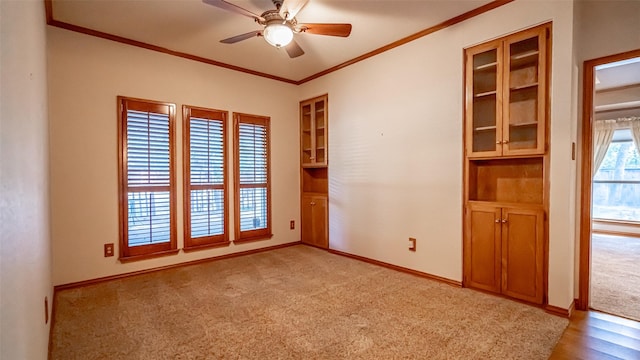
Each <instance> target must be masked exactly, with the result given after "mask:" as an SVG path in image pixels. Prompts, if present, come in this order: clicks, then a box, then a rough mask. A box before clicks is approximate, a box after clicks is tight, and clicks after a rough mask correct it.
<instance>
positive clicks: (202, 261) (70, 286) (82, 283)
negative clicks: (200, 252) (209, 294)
mask: <svg viewBox="0 0 640 360" xmlns="http://www.w3.org/2000/svg"><path fill="white" fill-rule="evenodd" d="M300 244H301V242H300V241H294V242H290V243H286V244H280V245H273V246H267V247H263V248H260V249H252V250H245V251H238V252H235V253H231V254H226V255H218V256H212V257H209V258H205V259H199V260H193V261H186V262H182V263H178V264H171V265H165V266H159V267H155V268H150V269H144V270H138V271H132V272H128V273H123V274H117V275H110V276H105V277H100V278H95V279H90V280H84V281H77V282H72V283H67V284H62V285H56V286H54V287H53V291H54V294H55V292H56V291H60V290H67V289H75V288H79V287H84V286H89V285H95V284H99V283H103V282H106V281H111V280H117V279H124V278H128V277H132V276H137V275H143V274H148V273H153V272H157V271H162V270H169V269H176V268H181V267H185V266H191V265H199V264H205V263H208V262H211V261H217V260H224V259H231V258H234V257H239V256H245V255H252V254H257V253H261V252H266V251H271V250H277V249H283V248H287V247H290V246H295V245H300ZM54 298H55V296H54Z"/></svg>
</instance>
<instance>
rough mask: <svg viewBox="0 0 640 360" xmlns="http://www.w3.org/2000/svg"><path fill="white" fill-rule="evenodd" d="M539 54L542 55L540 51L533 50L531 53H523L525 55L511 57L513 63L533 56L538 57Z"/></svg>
mask: <svg viewBox="0 0 640 360" xmlns="http://www.w3.org/2000/svg"><path fill="white" fill-rule="evenodd" d="M539 53H540V51H538V50H531V51H527V52H523V53H520V54H515V55H511V61H513V60H523V59H527V58H530V57H532V56H536V57H537V56H538V54H539Z"/></svg>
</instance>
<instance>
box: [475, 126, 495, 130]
mask: <svg viewBox="0 0 640 360" xmlns="http://www.w3.org/2000/svg"><path fill="white" fill-rule="evenodd" d="M495 129H496V126H495V125H493V126H480V127H477V128H475V129H473V130H474V131H489V130H495Z"/></svg>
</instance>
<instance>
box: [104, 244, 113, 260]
mask: <svg viewBox="0 0 640 360" xmlns="http://www.w3.org/2000/svg"><path fill="white" fill-rule="evenodd" d="M110 256H113V243H109V244H104V257H110Z"/></svg>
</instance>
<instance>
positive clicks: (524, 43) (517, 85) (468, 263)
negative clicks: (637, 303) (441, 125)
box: [464, 24, 549, 304]
mask: <svg viewBox="0 0 640 360" xmlns="http://www.w3.org/2000/svg"><path fill="white" fill-rule="evenodd" d="M548 29H549V25H548V24H547V25H542V26H539V27H536V28H533V29H530V30H525V31H522V32H520V33H516V34H513V35H510V36H507V37H504V38H501V39H497V40H493V41H490V42H487V43H485V44H480V45H477V46H474V47H472V48H469V49H466V50H465V61H466V63H465V71H466V72H465V86H466V89H465V94H466V104H465V160H464V166H465V172H464V184H465V198H464V209H465V216H464V285H465V286H468V287H473V288H477V289H482V290H486V291H490V292H495V293H500V294H503V295H506V296H509V297H512V298H516V299H520V300H525V301H528V302H532V303H537V304H542V303H544V302H545V301H546V286H547V281H546V266H547V264H546V262H547V261H546V256H545V251H546V249H547V238H548V236H547V233H548V225H547V219H546V214H547V213H548V203H549V201H548V194H549V189H548V186H549V185H548V183H549V182H548V168H549V150H548V146H547V142H548V134H547V128H548V126H547V122H548V104H547V82H548V73H547V72H548V70H547V69H548V58H549V56H548V45H549V43H548V41H549V40H548V36H549V31H548Z"/></svg>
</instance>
